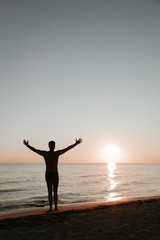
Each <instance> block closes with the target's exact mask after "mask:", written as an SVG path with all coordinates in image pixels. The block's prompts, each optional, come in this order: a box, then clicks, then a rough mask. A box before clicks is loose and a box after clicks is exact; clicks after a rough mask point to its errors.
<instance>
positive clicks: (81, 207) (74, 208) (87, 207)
mask: <svg viewBox="0 0 160 240" xmlns="http://www.w3.org/2000/svg"><path fill="white" fill-rule="evenodd" d="M152 200H160V196H156V197H144V198H143V197H142V198H135V199H129V200H118V201H112V202H100V203H88V204H81V205H76V206H67V207H62V208H59V211H56V212H54V211H53V212H52V214H58V213H64V212H72V211H82V210H83V211H84V210H91V209H96V208H99V207H105V206H114V205H121V204H130V203H134V202H138V201H141V202H145V201H152ZM43 214H49V212H48V210H46V209H43V210H34V211H32V210H31V211H22V212H18V213H12V214H7V215H2V216H0V221H1V220H4V219H10V218H23V217H27V216H34V215H43Z"/></svg>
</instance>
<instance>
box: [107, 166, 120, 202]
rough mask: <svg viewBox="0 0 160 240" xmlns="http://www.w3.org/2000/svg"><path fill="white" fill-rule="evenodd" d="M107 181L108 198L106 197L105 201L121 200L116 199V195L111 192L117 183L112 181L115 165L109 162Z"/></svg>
mask: <svg viewBox="0 0 160 240" xmlns="http://www.w3.org/2000/svg"><path fill="white" fill-rule="evenodd" d="M107 167H108V180H109V182H110V188H109V191H110V192H109V194H108V196H107V197H106V200H107V201H117V200H120V199H121V198H120V197H118V196H117V195H118V194H117V193H115V192H113V190H114V189H115V187H116V185H117V183H116V181H115V180H114V178H115V170H116V168H117V166H116V163H114V162H109V163H108V165H107Z"/></svg>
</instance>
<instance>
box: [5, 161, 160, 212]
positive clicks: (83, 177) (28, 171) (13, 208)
mask: <svg viewBox="0 0 160 240" xmlns="http://www.w3.org/2000/svg"><path fill="white" fill-rule="evenodd" d="M59 178H60V182H59V189H58V195H59V200H58V203H59V208H60V207H65V206H75V205H81V204H89V203H103V202H112V201H118V200H129V199H136V198H145V197H153V196H160V164H140V163H138V164H136V163H134V164H132V163H128V164H126V163H113V162H112V163H60V164H59ZM47 196H48V194H47V187H46V182H45V165H44V164H43V163H11V164H10V163H1V164H0V215H1V216H2V215H8V214H12V213H19V212H24V211H32V210H33V211H34V210H41V209H48V208H49V205H48V197H47Z"/></svg>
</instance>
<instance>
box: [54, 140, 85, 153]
mask: <svg viewBox="0 0 160 240" xmlns="http://www.w3.org/2000/svg"><path fill="white" fill-rule="evenodd" d="M81 142H82V138H79V139H78V140H77V139H76V142H75V143H74V144H72V145H70V146H68V147H67V148H64V149H62V150H59V151H57V152H58V153H59V155H61V154H63V153H65V152H67V151H69V150H71V149H72V148H74V147H75V146H77V145H78V144H80V143H81Z"/></svg>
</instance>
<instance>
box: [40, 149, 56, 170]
mask: <svg viewBox="0 0 160 240" xmlns="http://www.w3.org/2000/svg"><path fill="white" fill-rule="evenodd" d="M43 157H44V159H45V163H46V172H54V173H58V158H59V154H58V152H54V151H44V154H43Z"/></svg>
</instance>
